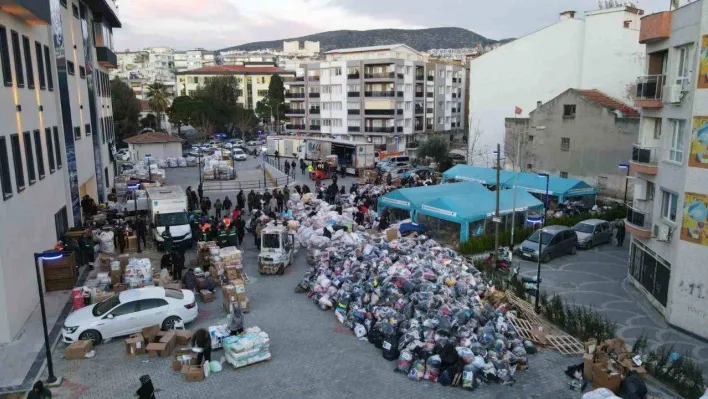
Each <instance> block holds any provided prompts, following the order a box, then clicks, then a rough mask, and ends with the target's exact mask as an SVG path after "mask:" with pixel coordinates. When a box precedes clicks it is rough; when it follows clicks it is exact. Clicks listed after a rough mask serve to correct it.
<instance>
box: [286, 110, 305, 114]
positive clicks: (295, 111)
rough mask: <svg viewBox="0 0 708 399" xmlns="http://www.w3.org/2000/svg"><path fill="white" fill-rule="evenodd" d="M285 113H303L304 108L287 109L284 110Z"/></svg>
mask: <svg viewBox="0 0 708 399" xmlns="http://www.w3.org/2000/svg"><path fill="white" fill-rule="evenodd" d="M285 113H286V114H291V115H305V110H304V109H289V110H286V111H285Z"/></svg>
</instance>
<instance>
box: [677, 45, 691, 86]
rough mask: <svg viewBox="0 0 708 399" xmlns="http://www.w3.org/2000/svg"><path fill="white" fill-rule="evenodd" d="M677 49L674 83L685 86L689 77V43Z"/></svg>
mask: <svg viewBox="0 0 708 399" xmlns="http://www.w3.org/2000/svg"><path fill="white" fill-rule="evenodd" d="M677 51H678V54H677V57H678V68H677V69H676V84H677V85H681V86H682V87H685V85H687V84H688V82H689V81H690V79H691V69H690V68H691V45H687V46H682V47H679V48H678V49H677Z"/></svg>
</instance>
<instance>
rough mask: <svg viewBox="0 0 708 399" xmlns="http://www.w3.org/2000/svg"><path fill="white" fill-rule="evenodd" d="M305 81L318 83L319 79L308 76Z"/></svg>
mask: <svg viewBox="0 0 708 399" xmlns="http://www.w3.org/2000/svg"><path fill="white" fill-rule="evenodd" d="M307 80H309V81H310V82H319V81H320V77H319V76H308V77H307Z"/></svg>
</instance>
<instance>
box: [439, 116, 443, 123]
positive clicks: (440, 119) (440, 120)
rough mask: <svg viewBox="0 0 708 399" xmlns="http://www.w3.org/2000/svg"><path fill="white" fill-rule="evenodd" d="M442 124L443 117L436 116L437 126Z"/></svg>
mask: <svg viewBox="0 0 708 399" xmlns="http://www.w3.org/2000/svg"><path fill="white" fill-rule="evenodd" d="M442 124H443V117H442V116H438V125H442Z"/></svg>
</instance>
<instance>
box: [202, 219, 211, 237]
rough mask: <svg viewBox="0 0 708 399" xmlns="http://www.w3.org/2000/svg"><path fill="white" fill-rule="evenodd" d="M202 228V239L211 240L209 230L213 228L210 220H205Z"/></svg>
mask: <svg viewBox="0 0 708 399" xmlns="http://www.w3.org/2000/svg"><path fill="white" fill-rule="evenodd" d="M200 228H201V230H202V241H204V242H206V241H209V230H210V229H211V224H210V223H209V221H208V220H207V221H206V222H204V224H202V226H201V227H200Z"/></svg>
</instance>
